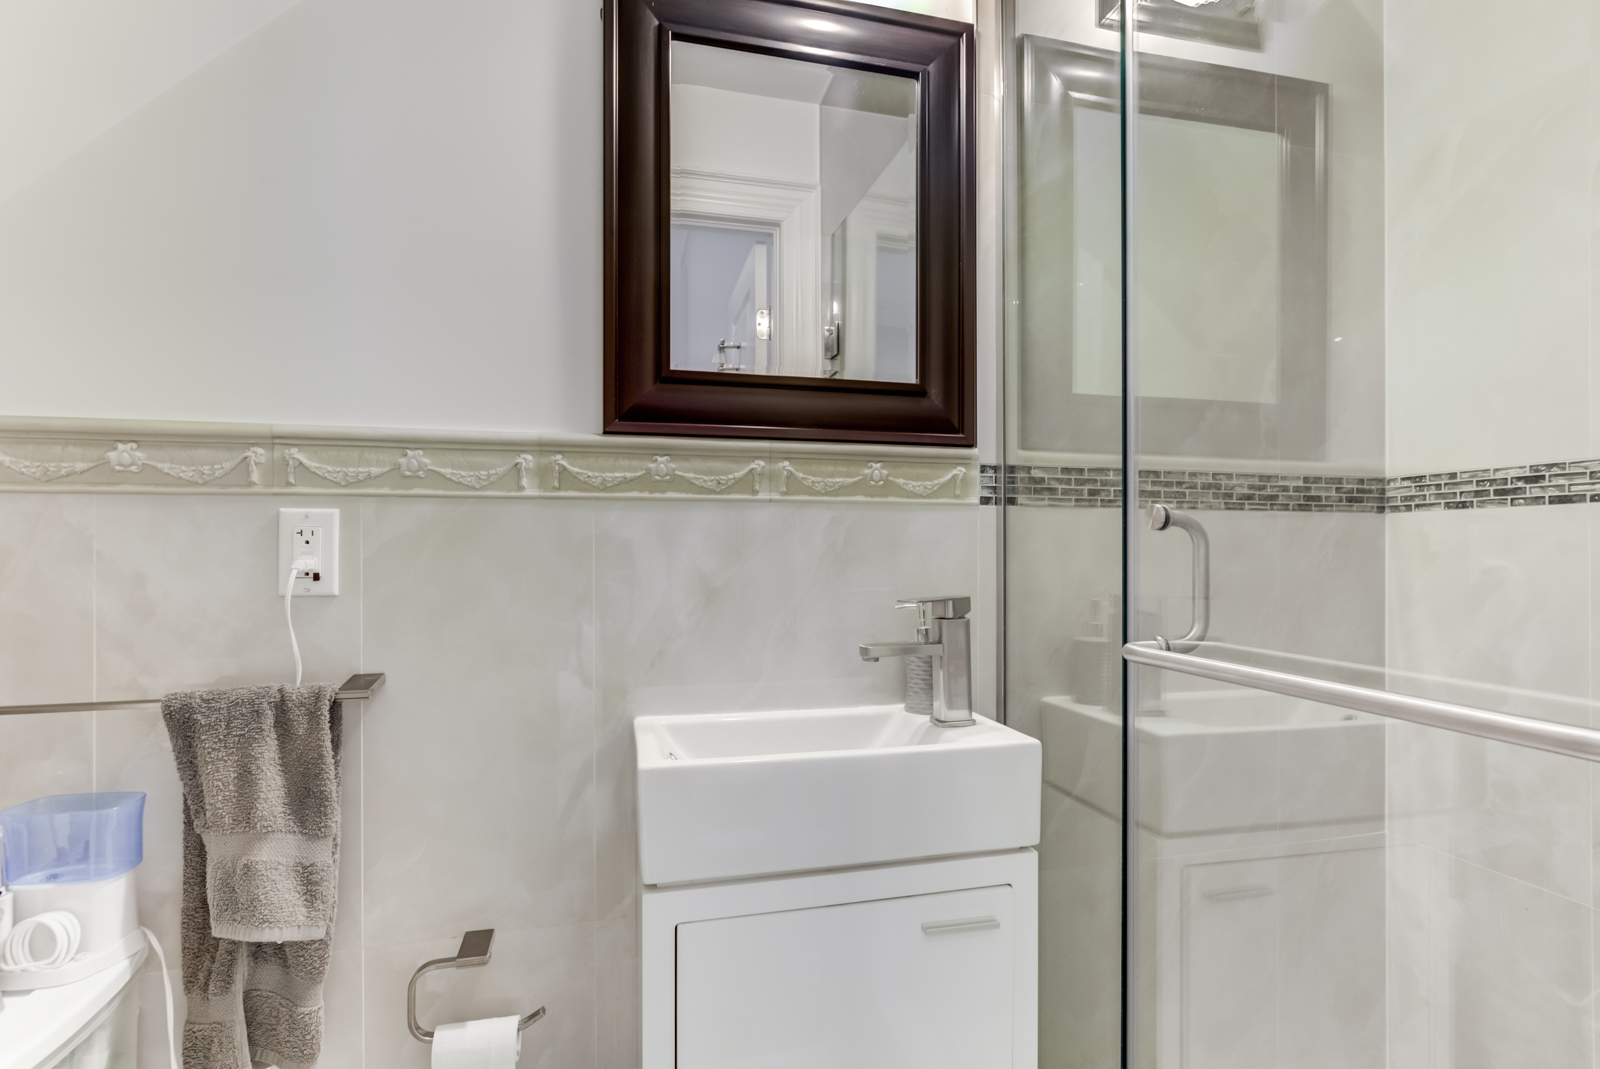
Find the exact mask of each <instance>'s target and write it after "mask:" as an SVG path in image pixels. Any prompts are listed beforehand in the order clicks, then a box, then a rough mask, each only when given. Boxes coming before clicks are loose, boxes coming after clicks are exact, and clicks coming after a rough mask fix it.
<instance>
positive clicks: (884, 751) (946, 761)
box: [633, 706, 1041, 884]
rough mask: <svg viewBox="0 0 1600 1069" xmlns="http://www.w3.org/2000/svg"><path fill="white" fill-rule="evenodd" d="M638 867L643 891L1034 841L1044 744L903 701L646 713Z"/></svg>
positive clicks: (639, 737)
mask: <svg viewBox="0 0 1600 1069" xmlns="http://www.w3.org/2000/svg"><path fill="white" fill-rule="evenodd" d="M633 730H634V738H635V741H636V742H637V744H638V776H639V867H640V873H641V875H642V877H643V879H644V882H645V883H647V884H665V883H682V882H686V881H691V880H717V879H728V878H731V877H737V876H759V875H766V874H771V873H780V872H802V871H807V870H814V869H826V868H839V867H844V866H849V865H868V864H874V863H877V862H885V861H905V860H910V859H913V858H925V857H940V856H945V855H950V854H971V853H979V852H982V851H986V850H1006V849H1012V848H1016V847H1022V846H1033V845H1035V844H1036V843H1037V842H1038V841H1039V790H1040V754H1041V750H1040V746H1039V742H1038V740H1036V739H1032V738H1029V737H1028V736H1026V735H1023V734H1021V733H1020V732H1017V731H1013V730H1011V729H1010V728H1007V727H1004V726H1002V725H1000V724H997V723H995V722H994V721H992V720H988V719H985V718H983V717H979V718H978V720H977V723H975V724H972V725H970V726H968V727H953V728H946V727H936V726H934V725H933V724H931V723H930V722H929V720H928V718H927V717H925V716H914V715H912V714H910V713H907V712H905V710H903V709H901V708H900V707H899V706H869V707H865V708H856V709H818V710H807V711H796V712H772V713H727V714H709V715H703V716H645V717H640V718H639V719H637V720H635V721H634V727H633Z"/></svg>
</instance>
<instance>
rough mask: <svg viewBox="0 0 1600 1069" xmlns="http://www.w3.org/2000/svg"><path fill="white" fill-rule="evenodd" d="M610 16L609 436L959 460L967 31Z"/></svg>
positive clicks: (967, 386) (799, 6) (667, 11)
mask: <svg viewBox="0 0 1600 1069" xmlns="http://www.w3.org/2000/svg"><path fill="white" fill-rule="evenodd" d="M605 15H606V19H607V27H606V29H607V37H608V46H609V47H608V49H607V56H606V64H607V66H606V87H607V101H606V105H607V106H606V122H607V131H606V183H607V186H606V191H605V195H606V266H605V271H606V280H605V281H606V323H605V331H606V337H605V344H606V383H605V390H606V412H605V429H606V431H607V432H609V433H634V434H685V435H710V436H735V437H772V438H810V439H821V440H835V441H882V442H907V443H921V444H940V445H962V446H970V445H972V444H974V443H975V441H976V434H975V416H976V396H975V384H974V378H975V353H974V348H975V338H976V332H975V323H974V314H975V308H974V305H975V293H976V291H975V277H976V276H975V270H974V257H975V235H974V218H975V209H974V175H975V168H974V159H973V77H974V71H973V63H974V52H973V31H972V27H971V26H969V25H967V24H965V23H958V22H951V21H948V20H945V19H938V18H932V17H929V16H924V15H916V14H910V13H906V12H901V11H895V10H890V9H886V8H877V7H870V6H867V5H863V4H854V3H838V2H826V0H803V2H796V0H653V2H652V0H608V3H607V5H606V8H605Z"/></svg>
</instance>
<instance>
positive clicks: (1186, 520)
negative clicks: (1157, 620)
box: [1150, 505, 1211, 653]
mask: <svg viewBox="0 0 1600 1069" xmlns="http://www.w3.org/2000/svg"><path fill="white" fill-rule="evenodd" d="M1169 527H1181V528H1182V529H1183V530H1184V532H1185V533H1187V534H1188V536H1189V542H1190V547H1191V548H1192V550H1193V551H1194V552H1193V564H1192V565H1191V568H1192V571H1191V581H1192V584H1193V591H1194V593H1193V598H1194V622H1193V623H1192V624H1191V625H1190V627H1189V633H1188V634H1186V635H1184V636H1183V637H1182V638H1180V639H1178V640H1176V641H1168V640H1167V639H1164V638H1162V637H1161V636H1160V635H1157V636H1156V644H1157V645H1158V646H1160V647H1161V648H1162V649H1164V650H1177V651H1178V652H1179V653H1191V652H1193V651H1194V649H1195V647H1197V646H1199V645H1200V643H1202V642H1204V641H1205V638H1206V632H1207V631H1209V630H1210V629H1211V539H1209V538H1207V537H1206V529H1205V528H1204V527H1202V526H1200V521H1199V520H1197V519H1195V518H1194V517H1193V516H1191V515H1189V514H1188V513H1187V512H1178V511H1176V510H1175V509H1170V508H1168V507H1167V506H1165V505H1151V506H1150V529H1151V530H1152V531H1165V530H1166V529H1167V528H1169Z"/></svg>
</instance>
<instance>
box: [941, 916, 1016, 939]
mask: <svg viewBox="0 0 1600 1069" xmlns="http://www.w3.org/2000/svg"><path fill="white" fill-rule="evenodd" d="M998 927H1000V918H999V917H995V916H992V915H991V916H988V917H962V918H960V919H959V920H949V921H923V922H922V934H923V935H944V934H946V933H947V932H981V931H984V930H986V929H989V928H998Z"/></svg>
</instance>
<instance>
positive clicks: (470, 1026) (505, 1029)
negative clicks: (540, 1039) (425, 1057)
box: [433, 1016, 522, 1069]
mask: <svg viewBox="0 0 1600 1069" xmlns="http://www.w3.org/2000/svg"><path fill="white" fill-rule="evenodd" d="M517 1020H518V1018H516V1017H514V1016H513V1017H490V1018H488V1019H486V1020H482V1021H462V1022H460V1023H459V1024H442V1025H440V1026H439V1027H438V1029H436V1030H435V1031H434V1033H433V1069H516V1064H517V1055H518V1054H520V1053H522V1033H520V1032H518V1031H517Z"/></svg>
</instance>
